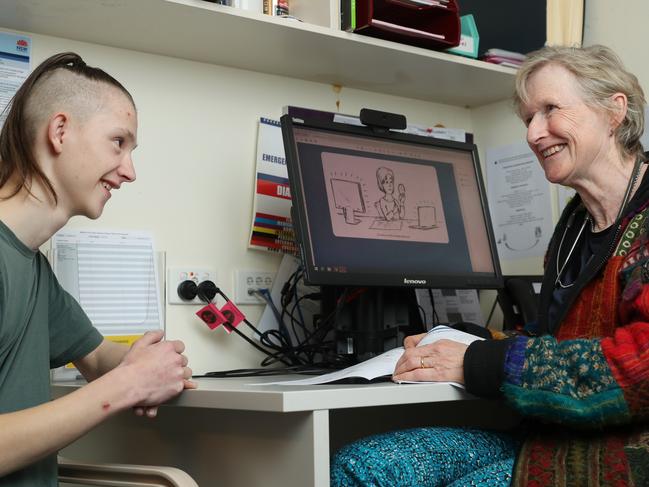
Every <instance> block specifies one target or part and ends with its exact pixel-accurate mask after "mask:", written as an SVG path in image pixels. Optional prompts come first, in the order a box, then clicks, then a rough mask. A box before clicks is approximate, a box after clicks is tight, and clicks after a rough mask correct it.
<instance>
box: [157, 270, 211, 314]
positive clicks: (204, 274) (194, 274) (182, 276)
mask: <svg viewBox="0 0 649 487" xmlns="http://www.w3.org/2000/svg"><path fill="white" fill-rule="evenodd" d="M187 280H189V281H194V282H195V283H196V284H197V285H198V284H200V283H201V282H203V281H212V282H213V283H214V284H216V285H217V286H218V285H219V282H218V279H217V275H216V270H214V269H209V268H206V267H189V266H188V267H168V268H167V302H168V303H169V304H198V305H200V304H204V303H203V302H202V301H201V300H200V299H198V297H195V298H194V299H192V300H191V301H185V300H184V299H182V298H181V297H180V296H178V285H179V284H180V283H181V282H183V281H187Z"/></svg>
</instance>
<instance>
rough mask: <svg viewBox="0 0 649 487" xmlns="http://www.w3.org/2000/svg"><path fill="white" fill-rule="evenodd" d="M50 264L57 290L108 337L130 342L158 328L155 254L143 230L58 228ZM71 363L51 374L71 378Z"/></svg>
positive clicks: (159, 313)
mask: <svg viewBox="0 0 649 487" xmlns="http://www.w3.org/2000/svg"><path fill="white" fill-rule="evenodd" d="M51 255H52V268H53V270H54V273H55V274H56V276H57V279H58V280H59V282H60V283H61V286H62V287H63V289H65V290H66V291H67V292H68V293H70V294H71V295H72V296H73V297H74V298H75V299H76V300H77V301H78V302H79V304H80V305H81V308H82V309H83V310H84V311H85V312H86V314H87V315H88V317H89V318H90V321H91V322H92V324H93V325H94V326H95V327H96V328H97V329H98V330H99V332H100V333H101V334H102V335H104V336H105V337H107V338H108V339H110V340H111V341H115V342H120V343H125V344H127V345H130V344H132V343H133V342H134V341H135V340H136V339H137V338H139V337H140V336H141V335H143V334H144V333H145V332H147V331H149V330H157V329H164V319H163V313H162V307H161V299H160V284H159V280H158V265H157V256H156V253H155V252H154V245H153V238H152V237H151V236H150V235H149V234H146V233H143V232H99V231H85V230H61V231H59V232H58V233H56V234H55V235H54V236H53V237H52V250H51ZM75 376H76V371H75V369H74V367H72V366H71V365H67V366H65V367H62V368H61V369H59V370H57V371H55V373H54V378H56V379H68V378H74V377H75Z"/></svg>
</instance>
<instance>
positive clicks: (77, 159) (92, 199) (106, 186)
mask: <svg viewBox="0 0 649 487" xmlns="http://www.w3.org/2000/svg"><path fill="white" fill-rule="evenodd" d="M67 142H68V143H67V144H64V146H65V150H66V151H65V152H64V154H63V155H64V157H62V158H61V160H60V161H59V162H60V163H61V164H60V167H59V168H57V171H56V175H57V176H56V179H57V183H58V184H57V185H56V187H55V189H56V192H57V194H58V197H59V205H62V206H63V207H64V208H65V209H66V210H67V211H68V212H69V214H70V216H73V215H84V216H87V217H88V218H92V219H95V218H98V217H99V216H100V215H101V213H102V212H103V210H104V205H105V204H106V202H107V201H108V200H109V199H110V198H111V193H112V191H114V190H116V189H119V187H120V186H121V185H122V183H125V182H131V181H134V180H135V169H134V167H133V160H132V158H131V155H132V152H133V150H134V149H135V147H136V145H137V113H136V112H135V108H134V107H133V105H132V103H131V102H130V100H129V99H128V98H127V97H126V96H125V95H124V94H123V93H121V92H119V91H118V90H115V89H112V88H111V89H109V90H108V93H107V95H106V98H105V100H104V101H103V103H102V105H101V108H100V109H99V110H98V111H97V112H95V113H92V114H90V116H89V117H88V118H86V119H85V120H83V121H79V119H76V120H75V119H72V121H71V127H70V131H69V132H68V140H67Z"/></svg>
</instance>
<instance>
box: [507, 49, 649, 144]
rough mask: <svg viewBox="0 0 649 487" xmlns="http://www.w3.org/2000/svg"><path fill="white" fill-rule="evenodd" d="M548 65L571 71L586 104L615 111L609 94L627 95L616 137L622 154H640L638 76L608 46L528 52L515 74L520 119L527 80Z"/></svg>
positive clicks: (641, 109) (641, 111) (641, 114)
mask: <svg viewBox="0 0 649 487" xmlns="http://www.w3.org/2000/svg"><path fill="white" fill-rule="evenodd" d="M547 64H556V65H559V66H562V67H564V68H565V69H567V70H568V71H570V72H571V73H572V74H573V75H574V76H575V78H576V79H577V82H578V83H579V85H580V87H581V91H582V93H583V96H584V101H585V103H586V104H588V105H589V106H591V107H593V108H600V109H604V110H606V111H609V112H614V111H615V109H616V106H615V105H614V103H613V100H612V96H613V95H614V94H615V93H623V94H624V95H626V97H627V113H626V115H625V117H624V120H622V123H620V125H619V126H618V127H617V129H616V134H615V137H616V140H617V143H618V144H619V146H620V148H621V150H622V152H623V153H625V154H627V155H636V156H641V155H642V154H643V148H642V144H641V143H640V137H642V134H643V132H644V106H645V103H646V101H645V96H644V92H643V91H642V88H641V86H640V83H639V82H638V78H636V77H635V75H633V74H631V73H629V72H628V71H627V70H626V69H625V67H624V65H623V64H622V61H621V60H620V58H619V57H618V56H617V55H616V54H615V53H614V52H613V51H612V50H611V49H609V48H608V47H606V46H601V45H595V46H590V47H583V48H581V47H563V46H552V47H544V48H542V49H539V50H538V51H534V52H532V53H530V55H529V56H528V58H527V59H526V60H525V62H524V63H523V65H522V66H521V67H520V68H519V70H518V73H517V74H516V91H515V93H514V108H515V109H516V112H517V113H518V115H519V117H521V118H522V106H523V105H524V104H525V103H526V102H527V101H528V100H529V93H528V92H527V82H528V80H529V79H530V77H531V76H532V75H533V74H534V73H535V72H537V71H538V70H539V69H541V68H542V67H543V66H545V65H547Z"/></svg>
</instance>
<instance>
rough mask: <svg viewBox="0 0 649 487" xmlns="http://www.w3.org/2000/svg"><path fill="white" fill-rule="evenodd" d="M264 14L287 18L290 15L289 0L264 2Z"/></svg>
mask: <svg viewBox="0 0 649 487" xmlns="http://www.w3.org/2000/svg"><path fill="white" fill-rule="evenodd" d="M263 12H264V14H266V15H274V16H277V17H286V16H288V15H289V8H288V0H264V2H263Z"/></svg>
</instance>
